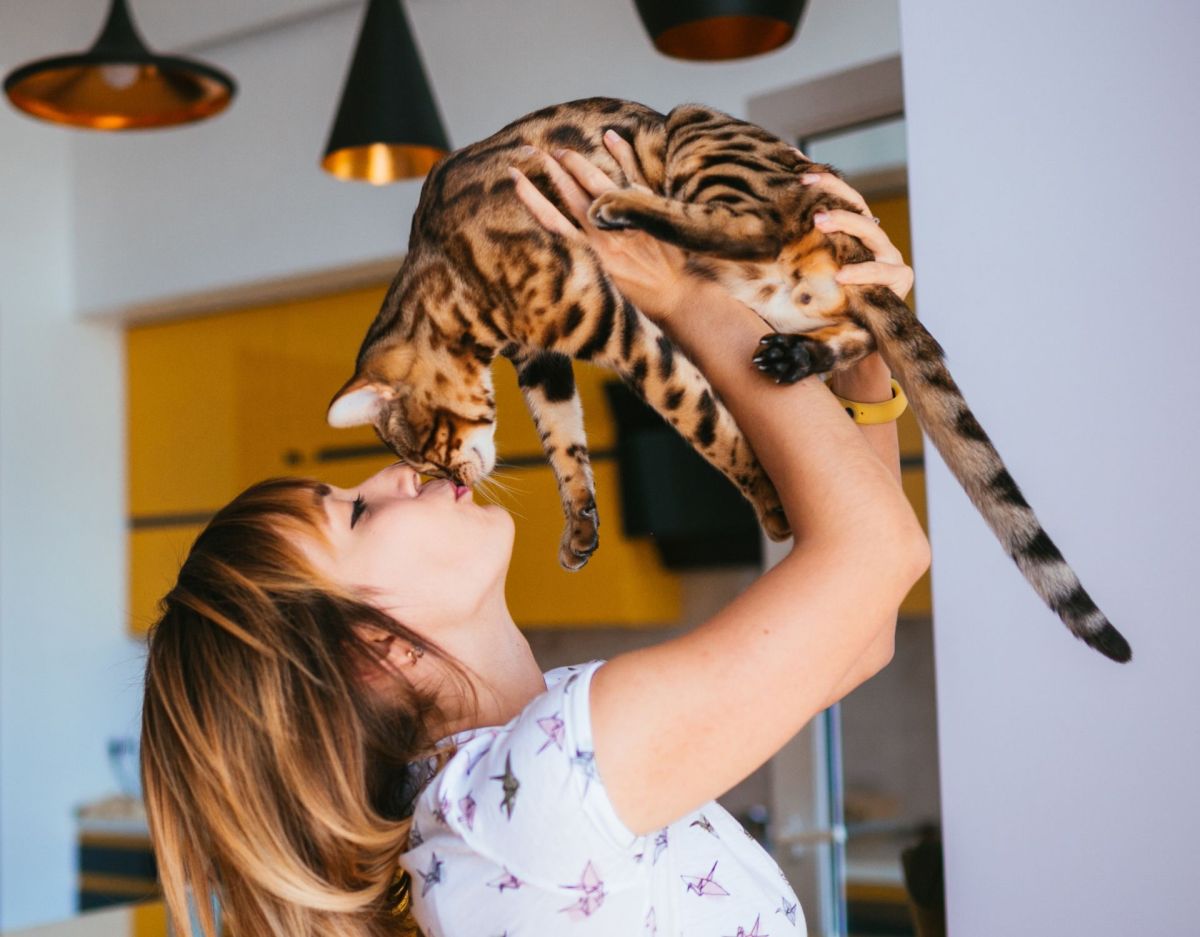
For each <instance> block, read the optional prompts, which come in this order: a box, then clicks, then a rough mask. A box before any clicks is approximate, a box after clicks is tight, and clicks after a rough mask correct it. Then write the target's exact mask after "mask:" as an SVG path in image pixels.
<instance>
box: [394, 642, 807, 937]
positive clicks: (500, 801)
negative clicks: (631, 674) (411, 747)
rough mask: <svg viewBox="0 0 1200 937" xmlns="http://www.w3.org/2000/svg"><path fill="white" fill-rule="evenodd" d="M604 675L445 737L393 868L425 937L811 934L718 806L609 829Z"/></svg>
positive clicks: (786, 891) (774, 873)
mask: <svg viewBox="0 0 1200 937" xmlns="http://www.w3.org/2000/svg"><path fill="white" fill-rule="evenodd" d="M603 663H604V661H602V660H595V661H591V662H589V663H586V664H580V665H575V666H570V667H559V668H556V669H554V670H550V671H547V672H546V674H545V678H546V685H547V690H546V692H545V693H543V694H542V695H540V696H538V697H537V698H535V699H534V700H532V701H531V702H530V703H529V704H528V705H527V706H526V707H525V709H524V710H522V712H521V714H520V715H518V716H517V717H515V718H514V719H513V720H512V721H510V722H509V723H508V724H507V725H505V726H503V727H496V728H487V729H471V730H467V731H465V732H461V733H458V734H457V735H455V736H452V737H451V738H452V739H453V740H454V741H457V742H458V743H459V748H458V751H457V752H456V754H455V755H454V756H453V757H452V758H451V759H450V761H449V762H447V764H446V765H445V766H444V767H443V768H442V770H441V771H440V772H438V773H437V774H436V775H434V776H433V777H432V779H430V780H429V782H428V784H427V785H426V786H425V788H424V789H423V790H422V792H421V794H420V795H419V797H418V798H417V801H416V804H415V806H414V810H413V827H412V831H411V833H410V836H409V846H410V847H411V848H410V849H409V850H408V851H407V852H405V853H404V854H403V855H402V856H401V857H400V861H401V865H403V867H404V868H405V869H406V870H407V871H408V873H409V874H410V875H411V876H412V900H413V905H412V907H413V913H414V915H415V916H416V919H417V922H418V923H419V924H420V925H421V928H422V929H423V930H424V932H425V934H426V935H427V937H554V935H558V934H567V935H579V937H590V935H606V937H654V935H658V937H701V935H704V937H791V935H802V934H804V933H806V931H805V926H804V915H803V912H802V911H801V910H800V907H799V903H798V901H797V900H796V895H795V893H794V892H793V891H792V889H791V887H790V886H789V885H788V882H787V879H786V878H785V877H784V875H783V872H782V870H781V869H780V868H779V866H778V865H777V864H776V862H775V861H774V860H773V859H772V858H771V856H770V854H769V853H767V851H766V850H764V849H763V848H762V847H761V846H760V845H759V844H758V842H757V841H756V840H755V839H754V838H753V837H751V836H750V834H749V833H748V832H746V830H745V828H744V827H743V826H742V825H741V824H740V823H738V822H737V820H735V819H734V818H733V816H732V815H731V814H730V813H729V812H728V811H726V810H725V809H724V808H723V807H721V806H720V805H719V804H718V803H717V802H716V801H709V802H708V803H707V804H704V805H703V806H702V807H700V808H699V809H698V810H695V811H693V812H692V813H690V814H688V815H687V816H685V817H683V818H681V819H679V820H676V821H675V822H674V823H671V824H670V825H668V826H666V827H663V828H662V829H661V830H659V831H657V832H655V833H648V834H645V835H642V836H636V835H634V833H632V832H631V831H630V830H629V829H628V827H626V826H625V825H624V824H623V823H622V822H621V820H620V819H619V818H618V817H617V814H616V813H615V812H614V810H613V806H612V803H611V801H610V800H609V799H608V794H607V792H606V791H605V788H604V785H603V783H602V782H601V779H600V777H599V775H598V774H597V772H596V763H595V759H594V755H593V750H592V728H591V716H590V709H589V705H588V688H589V687H590V685H591V678H592V674H593V673H595V671H596V669H597V668H598V667H600V665H601V664H603ZM448 741H449V740H444V741H443V744H444V743H445V742H448Z"/></svg>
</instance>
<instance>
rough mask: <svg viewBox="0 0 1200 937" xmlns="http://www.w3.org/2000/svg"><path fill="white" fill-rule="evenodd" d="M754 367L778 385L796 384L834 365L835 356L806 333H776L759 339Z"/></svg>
mask: <svg viewBox="0 0 1200 937" xmlns="http://www.w3.org/2000/svg"><path fill="white" fill-rule="evenodd" d="M758 346H759V347H758V353H757V354H756V355H755V356H754V358H753V361H754V366H755V367H756V368H758V370H760V371H762V372H763V374H765V375H767V376H768V377H770V378H772V379H773V380H774V381H775V383H776V384H794V383H796V381H799V380H802V379H803V378H806V377H808V376H809V375H810V374H822V373H824V372H825V371H829V370H831V369H832V368H833V365H834V355H833V352H832V351H830V350H829V348H828V347H827V346H826V345H825V344H823V343H822V342H819V341H816V340H815V339H812V338H809V337H808V336H807V335H792V334H790V333H786V332H773V333H772V334H770V335H767V336H765V337H764V338H762V339H760V340H759V343H758Z"/></svg>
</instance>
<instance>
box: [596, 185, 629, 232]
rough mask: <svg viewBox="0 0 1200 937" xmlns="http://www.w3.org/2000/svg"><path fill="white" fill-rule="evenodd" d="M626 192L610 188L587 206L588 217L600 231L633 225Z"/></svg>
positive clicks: (615, 229) (620, 228) (622, 228)
mask: <svg viewBox="0 0 1200 937" xmlns="http://www.w3.org/2000/svg"><path fill="white" fill-rule="evenodd" d="M632 207H633V206H632V205H631V204H630V200H629V196H628V194H627V193H626V192H625V191H624V190H622V189H610V190H609V191H607V192H605V193H603V194H602V195H601V196H600V197H599V198H597V199H596V200H595V201H594V202H592V204H591V205H590V206H589V208H588V219H589V220H590V221H591V222H592V224H594V225H595V226H596V227H597V228H600V229H601V230H602V231H622V230H624V229H626V228H632V227H633V226H634V224H633V220H632V215H631V212H630V209H631V208H632Z"/></svg>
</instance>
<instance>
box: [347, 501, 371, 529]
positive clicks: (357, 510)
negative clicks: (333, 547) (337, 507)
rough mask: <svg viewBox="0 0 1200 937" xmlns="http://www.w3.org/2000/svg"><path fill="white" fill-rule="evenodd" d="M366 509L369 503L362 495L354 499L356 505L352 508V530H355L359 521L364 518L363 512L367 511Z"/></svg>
mask: <svg viewBox="0 0 1200 937" xmlns="http://www.w3.org/2000/svg"><path fill="white" fill-rule="evenodd" d="M366 509H367V501H366V499H365V498H364V497H363V496H362V495H359V496H358V497H357V498H355V499H354V504H352V505H351V506H350V526H351V528H353V527H354V525H355V524H357V523H358V519H359V518H360V517H362V516H363V512H364V511H366Z"/></svg>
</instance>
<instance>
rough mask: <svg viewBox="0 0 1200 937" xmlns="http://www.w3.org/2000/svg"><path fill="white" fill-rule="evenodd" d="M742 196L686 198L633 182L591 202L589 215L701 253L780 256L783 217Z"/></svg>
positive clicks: (596, 221)
mask: <svg viewBox="0 0 1200 937" xmlns="http://www.w3.org/2000/svg"><path fill="white" fill-rule="evenodd" d="M739 202H740V204H738V205H736V206H735V205H731V204H729V203H726V202H723V201H718V200H716V199H713V200H709V201H706V202H681V201H678V200H676V199H671V198H666V197H665V196H662V195H658V194H656V193H654V192H651V191H650V190H649V189H646V188H643V187H641V186H634V187H630V188H625V189H610V190H609V191H607V192H604V193H602V194H601V195H600V196H599V197H598V198H597V199H596V200H595V201H594V202H592V204H591V206H590V207H589V208H588V217H589V218H590V219H591V221H592V223H593V224H594V225H595V226H596V227H598V228H603V229H606V230H620V229H624V228H636V229H638V230H640V231H645V232H646V233H647V234H650V235H653V236H654V237H656V238H658V239H659V240H660V241H667V242H668V243H671V244H675V245H677V246H678V247H682V248H684V249H685V250H689V251H695V252H697V253H702V254H717V255H719V256H721V257H728V258H731V259H746V260H748V259H756V258H765V257H772V258H773V257H775V256H776V255H777V254H778V253H779V251H780V248H781V247H782V246H783V243H782V241H781V240H780V235H779V218H778V217H775V218H771V217H770V216H769V215H768V214H767V213H766V211H764V212H761V213H760V212H758V211H754V210H752V209H750V208H748V207H747V206H746V205H745V202H744V201H742V200H740V199H739Z"/></svg>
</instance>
